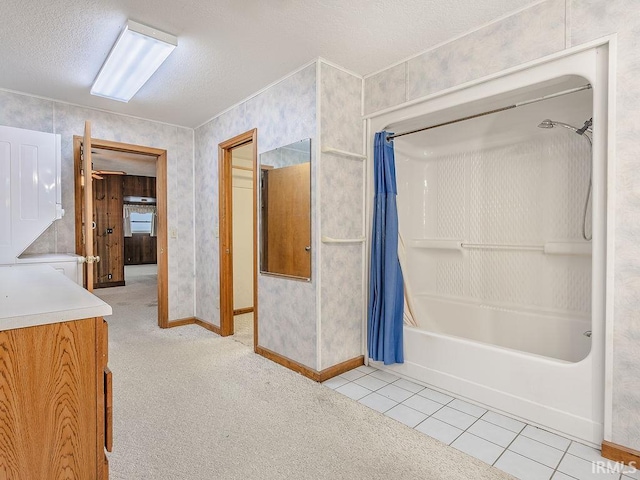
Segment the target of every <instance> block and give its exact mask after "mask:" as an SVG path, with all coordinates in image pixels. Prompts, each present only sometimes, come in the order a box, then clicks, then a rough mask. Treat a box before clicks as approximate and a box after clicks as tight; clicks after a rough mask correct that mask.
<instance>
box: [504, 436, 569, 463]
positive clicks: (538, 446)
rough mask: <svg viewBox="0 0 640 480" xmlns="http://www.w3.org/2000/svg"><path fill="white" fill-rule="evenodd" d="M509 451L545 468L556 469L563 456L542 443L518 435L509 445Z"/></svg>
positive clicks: (561, 452) (560, 451) (555, 449)
mask: <svg viewBox="0 0 640 480" xmlns="http://www.w3.org/2000/svg"><path fill="white" fill-rule="evenodd" d="M509 450H512V451H514V452H516V453H519V454H520V455H522V456H525V457H527V458H530V459H532V460H535V461H536V462H539V463H542V464H543V465H546V466H547V467H551V468H556V467H557V466H558V463H560V459H561V458H562V456H563V455H564V452H563V451H562V450H558V449H557V448H553V447H550V446H549V445H546V444H544V443H540V442H537V441H536V440H532V439H531V438H528V437H525V436H522V435H519V436H518V438H516V439H515V440H514V441H513V443H512V444H511V445H509Z"/></svg>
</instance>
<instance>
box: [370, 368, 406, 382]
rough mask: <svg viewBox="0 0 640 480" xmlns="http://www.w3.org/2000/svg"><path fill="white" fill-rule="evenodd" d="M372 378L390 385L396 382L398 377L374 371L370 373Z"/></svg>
mask: <svg viewBox="0 0 640 480" xmlns="http://www.w3.org/2000/svg"><path fill="white" fill-rule="evenodd" d="M371 376H372V377H376V378H379V379H380V380H384V381H385V382H388V383H392V382H395V381H396V380H398V379H399V378H400V377H398V376H396V375H394V374H393V373H389V372H383V371H382V370H376V371H375V372H372V373H371Z"/></svg>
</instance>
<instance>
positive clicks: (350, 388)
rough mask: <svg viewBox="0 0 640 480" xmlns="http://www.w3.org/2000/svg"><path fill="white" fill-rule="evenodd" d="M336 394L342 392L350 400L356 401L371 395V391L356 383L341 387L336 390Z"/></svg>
mask: <svg viewBox="0 0 640 480" xmlns="http://www.w3.org/2000/svg"><path fill="white" fill-rule="evenodd" d="M336 392H340V393H341V394H343V395H346V396H347V397H349V398H352V399H354V400H360V399H361V398H362V397H364V396H365V395H369V394H370V393H371V390H369V389H368V388H364V387H361V386H360V385H356V384H355V383H347V384H345V385H342V386H341V387H338V388H336Z"/></svg>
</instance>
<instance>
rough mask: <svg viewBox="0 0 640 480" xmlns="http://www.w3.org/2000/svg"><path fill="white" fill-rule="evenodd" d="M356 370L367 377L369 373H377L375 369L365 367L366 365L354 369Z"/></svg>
mask: <svg viewBox="0 0 640 480" xmlns="http://www.w3.org/2000/svg"><path fill="white" fill-rule="evenodd" d="M356 370H357V371H359V372H362V373H364V374H365V375H369V374H370V373H373V372H376V371H377V369H375V368H373V367H367V366H366V365H360V366H359V367H358V368H356Z"/></svg>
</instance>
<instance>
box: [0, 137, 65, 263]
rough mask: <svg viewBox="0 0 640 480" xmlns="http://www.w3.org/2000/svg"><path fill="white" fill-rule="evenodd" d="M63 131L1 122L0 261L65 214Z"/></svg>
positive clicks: (10, 260) (21, 249) (12, 256)
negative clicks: (63, 203) (12, 125)
mask: <svg viewBox="0 0 640 480" xmlns="http://www.w3.org/2000/svg"><path fill="white" fill-rule="evenodd" d="M60 168H61V140H60V135H55V134H52V133H44V132H36V131H32V130H24V129H21V128H12V127H4V126H0V264H8V263H16V258H17V257H18V256H19V255H20V254H21V253H22V252H24V250H25V249H26V248H27V247H28V246H29V245H31V244H32V243H33V241H34V240H35V239H36V238H38V237H39V236H40V235H41V234H42V232H44V231H45V230H46V229H47V228H48V227H49V225H51V223H52V222H53V221H54V220H56V219H58V218H61V217H62V215H63V213H64V212H63V210H62V205H61V190H60Z"/></svg>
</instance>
